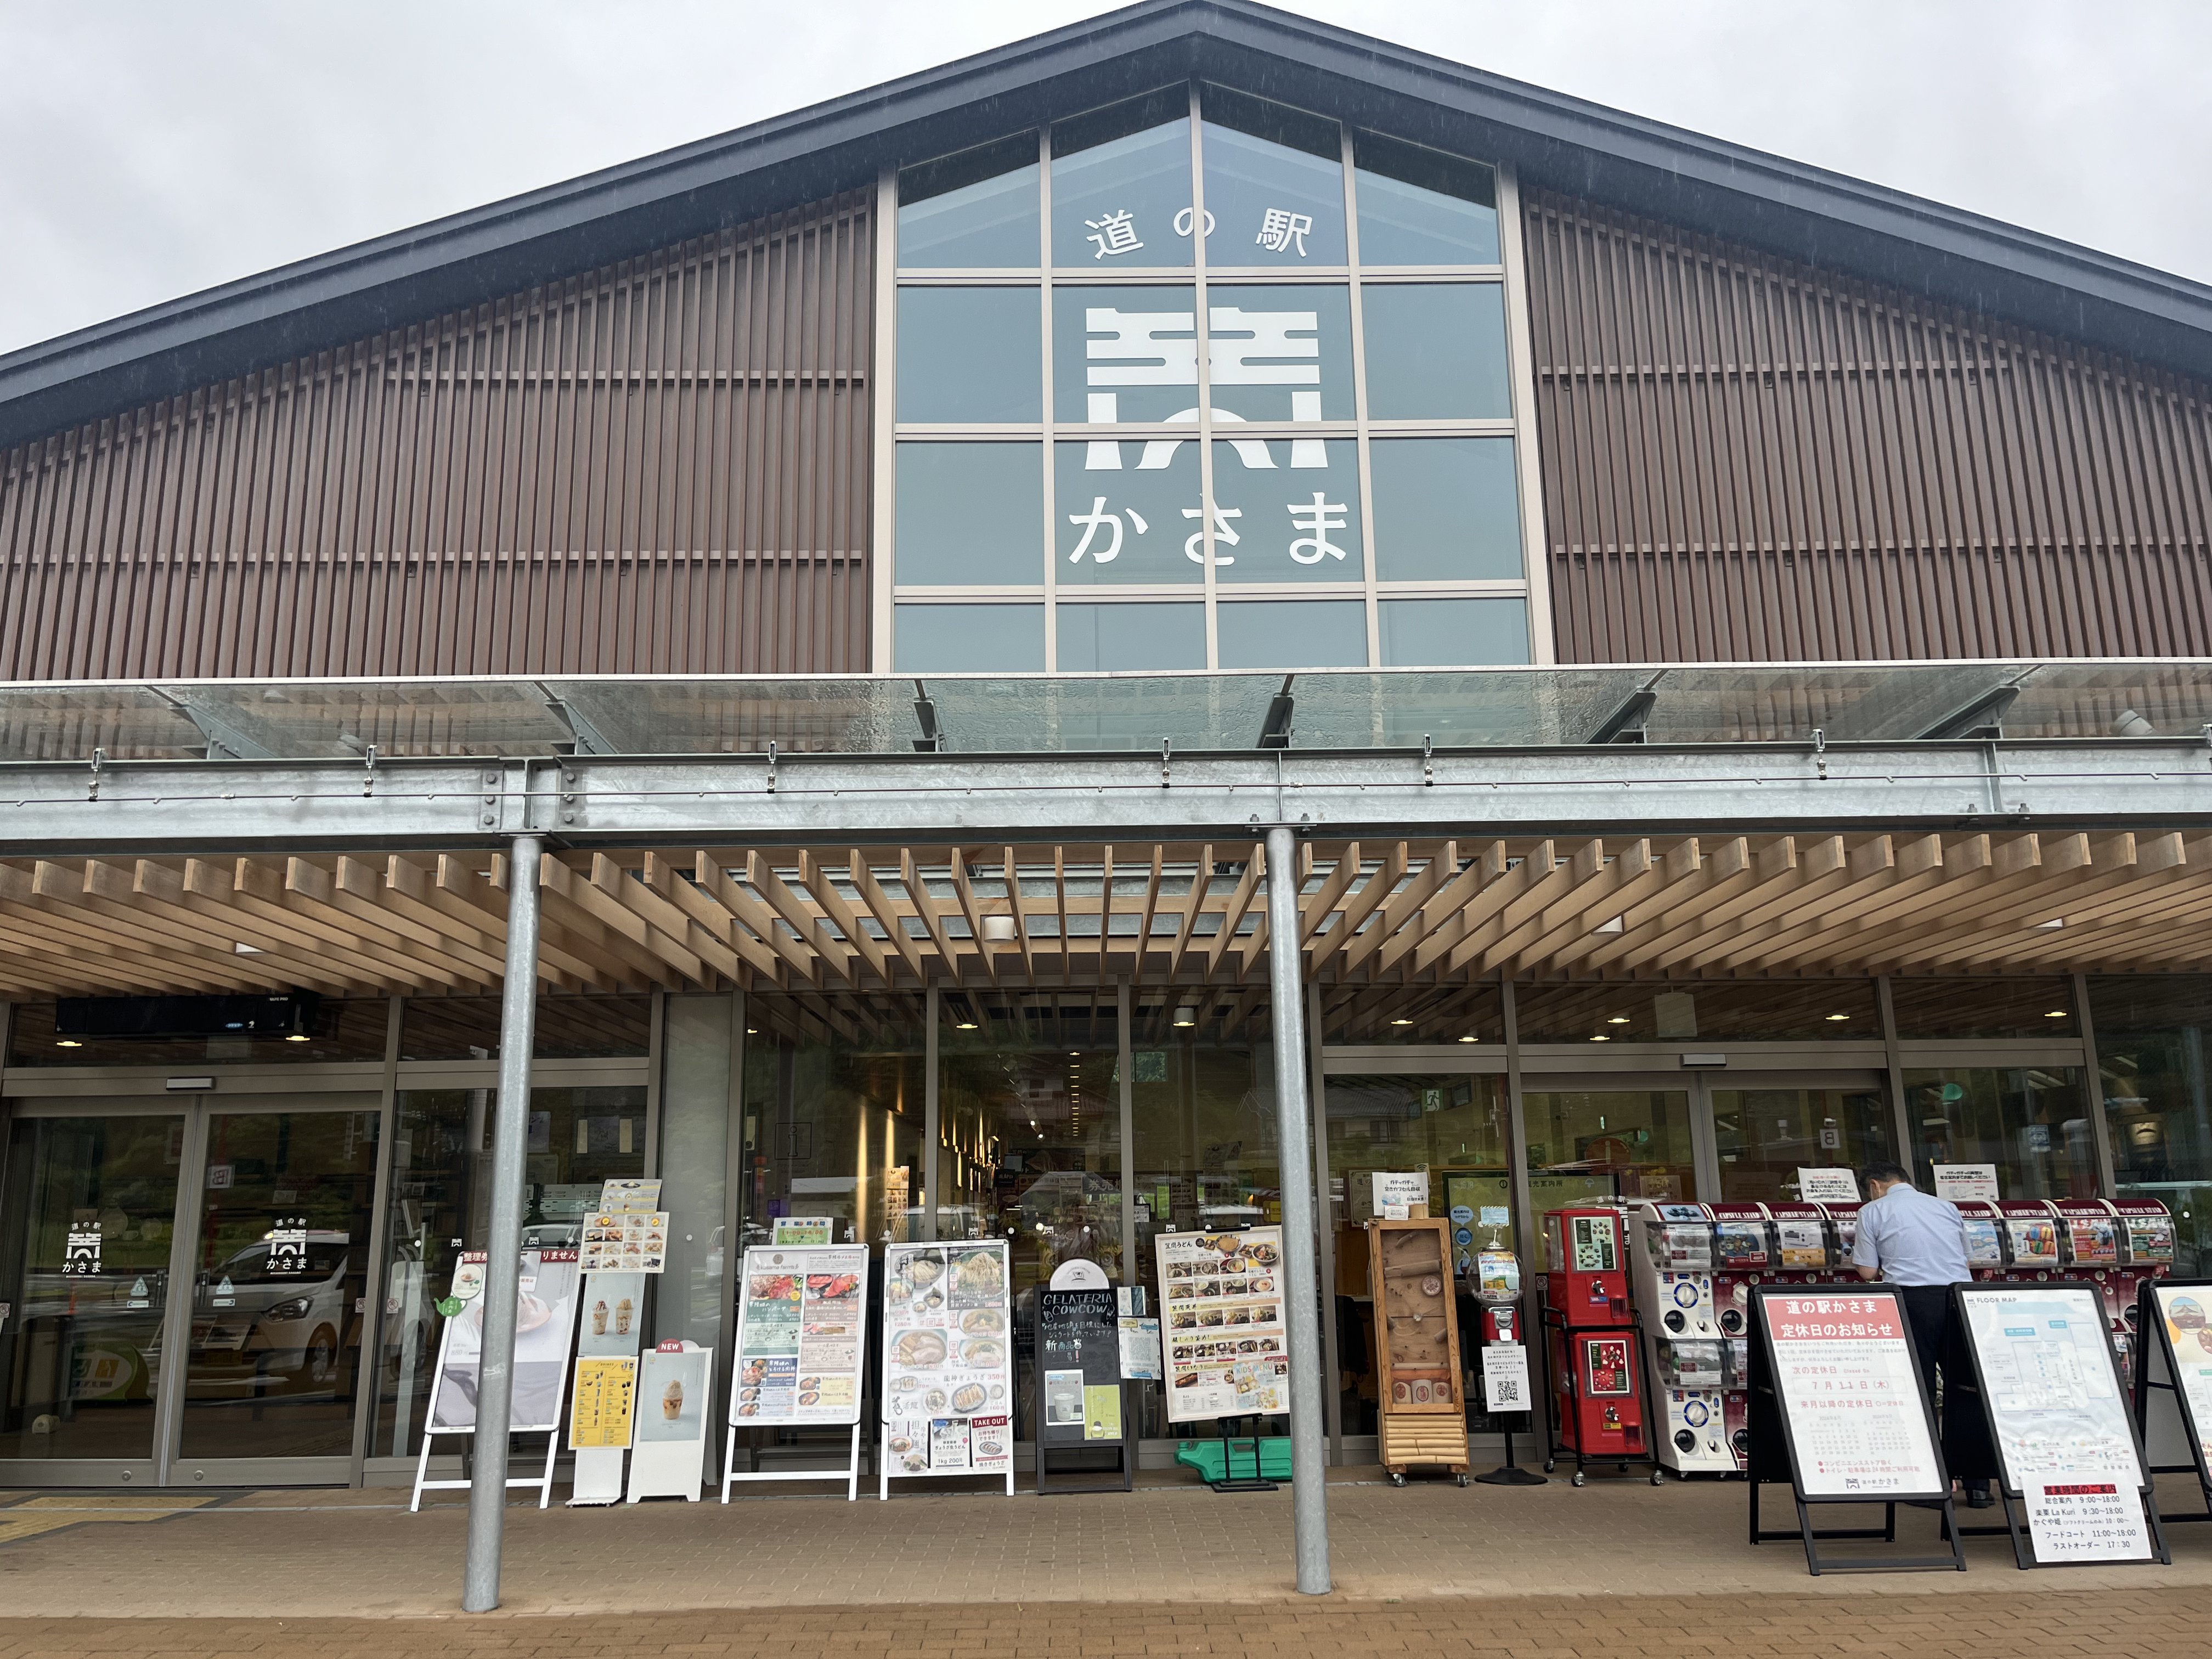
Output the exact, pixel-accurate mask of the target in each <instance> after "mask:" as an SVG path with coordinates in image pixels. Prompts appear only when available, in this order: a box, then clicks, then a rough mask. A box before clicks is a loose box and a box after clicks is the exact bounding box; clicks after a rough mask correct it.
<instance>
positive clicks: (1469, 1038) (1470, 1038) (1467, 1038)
mask: <svg viewBox="0 0 2212 1659" xmlns="http://www.w3.org/2000/svg"><path fill="white" fill-rule="evenodd" d="M1460 1041H1461V1042H1481V1041H1482V1039H1481V1038H1480V1037H1479V1036H1463V1037H1462V1038H1461V1039H1460Z"/></svg>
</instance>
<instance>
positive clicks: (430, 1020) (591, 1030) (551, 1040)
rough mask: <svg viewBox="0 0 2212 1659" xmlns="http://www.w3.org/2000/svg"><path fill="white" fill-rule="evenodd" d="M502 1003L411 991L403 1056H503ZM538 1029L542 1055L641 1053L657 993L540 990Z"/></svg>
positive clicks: (403, 1018) (649, 1038) (648, 1043)
mask: <svg viewBox="0 0 2212 1659" xmlns="http://www.w3.org/2000/svg"><path fill="white" fill-rule="evenodd" d="M499 1007H500V1004H499V999H498V998H497V997H410V998H409V999H408V1000H407V1006H406V1007H405V1008H404V1010H402V1011H401V1013H400V1019H399V1058H400V1059H402V1060H496V1059H498V1058H499ZM534 1030H535V1035H536V1039H537V1040H536V1043H535V1045H534V1046H535V1047H536V1049H537V1058H538V1059H539V1060H621V1059H629V1058H633V1057H635V1058H637V1059H642V1058H644V1056H645V1055H646V1054H647V1052H648V1051H649V1050H650V1048H652V1044H653V999H652V998H651V997H643V996H613V997H598V996H573V997H552V996H541V997H539V998H538V1014H537V1018H536V1021H535V1024H534ZM377 1052H378V1054H380V1055H381V1054H382V1053H383V1050H382V1049H381V1048H380V1049H379V1050H378V1051H377Z"/></svg>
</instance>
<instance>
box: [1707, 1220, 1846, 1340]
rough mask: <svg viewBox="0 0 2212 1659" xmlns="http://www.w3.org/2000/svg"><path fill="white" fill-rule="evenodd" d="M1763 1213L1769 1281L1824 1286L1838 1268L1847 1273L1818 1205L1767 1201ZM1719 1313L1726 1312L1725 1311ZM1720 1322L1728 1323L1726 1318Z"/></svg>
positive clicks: (1735, 1329) (1735, 1331) (1737, 1330)
mask: <svg viewBox="0 0 2212 1659" xmlns="http://www.w3.org/2000/svg"><path fill="white" fill-rule="evenodd" d="M1766 1215H1767V1219H1768V1221H1769V1222H1770V1223H1771V1225H1772V1228H1773V1233H1774V1267H1773V1268H1772V1270H1771V1272H1770V1273H1768V1274H1767V1278H1768V1279H1770V1280H1771V1281H1772V1282H1774V1283H1776V1284H1780V1285H1791V1286H1793V1287H1794V1286H1798V1285H1826V1284H1827V1283H1829V1282H1830V1281H1832V1279H1835V1278H1836V1276H1837V1272H1838V1268H1840V1269H1842V1271H1843V1272H1844V1273H1850V1263H1848V1262H1846V1261H1842V1260H1841V1259H1840V1258H1839V1257H1838V1255H1837V1254H1836V1236H1835V1233H1834V1231H1833V1230H1832V1229H1831V1227H1830V1226H1829V1225H1828V1218H1827V1214H1826V1212H1825V1211H1823V1210H1822V1209H1821V1207H1820V1206H1819V1205H1817V1204H1770V1205H1768V1206H1766ZM1739 1311H1740V1312H1741V1311H1742V1310H1739ZM1722 1312H1723V1315H1725V1314H1726V1312H1727V1310H1726V1309H1723V1310H1722ZM1746 1316H1747V1317H1748V1315H1746ZM1726 1323H1727V1322H1726V1320H1725V1319H1723V1324H1724V1325H1725V1324H1726ZM1743 1330H1744V1328H1743V1326H1741V1325H1735V1326H1731V1327H1729V1333H1730V1334H1732V1335H1741V1334H1743Z"/></svg>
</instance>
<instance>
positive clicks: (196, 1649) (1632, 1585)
mask: <svg viewBox="0 0 2212 1659" xmlns="http://www.w3.org/2000/svg"><path fill="white" fill-rule="evenodd" d="M2192 1487H2193V1483H2174V1486H2173V1490H2172V1492H2171V1493H2170V1494H2169V1503H2168V1508H2169V1510H2170V1511H2172V1512H2177V1513H2178V1512H2180V1511H2181V1510H2184V1509H2185V1508H2187V1507H2188V1506H2189V1492H2190V1491H2191V1488H2192ZM1775 1496H1776V1497H1778V1498H1786V1493H1777V1494H1775ZM1289 1498H1290V1493H1289V1492H1288V1491H1287V1490H1285V1491H1281V1492H1274V1493H1269V1494H1254V1495H1237V1496H1225V1495H1217V1494H1215V1493H1212V1492H1207V1491H1206V1490H1205V1489H1204V1488H1202V1487H1199V1486H1192V1485H1188V1484H1184V1483H1182V1482H1181V1481H1179V1480H1170V1483H1169V1484H1148V1485H1147V1486H1145V1487H1142V1488H1140V1489H1139V1491H1138V1492H1133V1493H1122V1492H1111V1493H1099V1494H1095V1495H1090V1494H1086V1495H1081V1496H1070V1497H1065V1498H1062V1497H1054V1498H1047V1499H1039V1498H1036V1496H1034V1495H1033V1494H1031V1493H1029V1492H1023V1493H1021V1494H1020V1495H1018V1496H1017V1497H1015V1498H1012V1499H1008V1498H1004V1497H995V1496H982V1495H975V1494H969V1493H960V1492H941V1491H940V1492H921V1493H916V1494H914V1495H908V1496H902V1497H898V1498H894V1499H893V1500H892V1501H891V1502H890V1504H881V1503H878V1502H877V1501H876V1500H875V1499H874V1498H872V1497H870V1498H862V1499H861V1500H860V1502H859V1503H856V1504H848V1503H845V1502H844V1501H842V1499H838V1498H791V1497H780V1498H754V1499H750V1500H742V1501H740V1502H738V1503H735V1504H731V1505H729V1506H728V1507H726V1508H725V1507H724V1506H722V1505H721V1504H716V1503H714V1502H712V1501H711V1500H709V1501H706V1502H702V1503H699V1504H682V1503H669V1502H661V1503H653V1504H641V1505H636V1506H628V1505H623V1506H617V1507H614V1508H609V1509H592V1510H566V1509H562V1508H559V1507H556V1508H554V1509H551V1510H545V1511H543V1512H541V1511H539V1510H535V1509H532V1508H528V1507H525V1506H522V1505H520V1504H518V1505H517V1506H515V1507H513V1508H511V1509H510V1510H509V1511H508V1516H507V1554H506V1573H505V1577H504V1592H505V1602H504V1605H503V1607H502V1608H501V1612H500V1613H497V1614H495V1615H493V1616H491V1617H489V1618H484V1619H467V1618H463V1617H461V1616H459V1614H458V1613H457V1611H456V1606H457V1601H458V1595H459V1580H460V1562H461V1553H462V1545H463V1539H464V1534H465V1498H463V1496H462V1495H461V1494H458V1493H455V1494H451V1495H449V1496H447V1498H446V1499H445V1501H443V1502H441V1503H440V1504H437V1505H436V1506H435V1508H426V1510H424V1512H423V1513H422V1514H420V1515H410V1514H408V1513H407V1511H406V1507H405V1494H404V1493H403V1492H389V1491H368V1492H241V1493H219V1494H217V1493H203V1492H191V1493H184V1494H179V1495H178V1496H176V1497H174V1498H166V1497H164V1496H163V1495H161V1494H155V1493H127V1494H97V1495H83V1496H80V1495H75V1494H69V1493H39V1494H31V1493H0V1609H5V1612H6V1614H7V1617H6V1618H4V1619H0V1659H49V1656H51V1659H60V1656H64V1655H86V1656H94V1655H109V1654H116V1655H121V1654H130V1655H133V1656H143V1659H152V1656H167V1655H175V1656H179V1659H185V1656H198V1655H216V1654H223V1655H229V1654H261V1653H268V1654H270V1655H272V1656H275V1655H279V1654H282V1655H284V1656H287V1659H300V1656H301V1655H303V1654H307V1655H317V1654H331V1653H339V1654H347V1655H352V1654H362V1655H370V1656H380V1655H385V1654H392V1655H399V1654H410V1655H412V1654H419V1653H425V1652H437V1653H441V1654H452V1655H457V1656H474V1655H477V1654H483V1655H487V1656H515V1659H522V1656H530V1655H535V1654H538V1653H540V1652H543V1653H545V1654H547V1655H549V1656H550V1655H552V1654H555V1653H556V1652H557V1653H558V1654H560V1655H562V1656H563V1659H593V1656H597V1655H599V1654H601V1653H606V1654H609V1655H613V1654H621V1655H623V1656H629V1659H635V1656H640V1655H649V1654H659V1653H671V1654H699V1655H732V1656H740V1655H744V1656H750V1655H755V1654H759V1655H764V1656H765V1655H777V1656H793V1659H804V1656H806V1655H811V1654H816V1653H819V1654H823V1655H828V1654H831V1653H836V1654H840V1655H847V1654H849V1655H853V1656H857V1659H873V1656H878V1655H880V1656H883V1659H954V1656H958V1659H970V1656H974V1655H975V1654H978V1653H993V1652H1003V1653H1006V1654H1009V1655H1012V1654H1021V1655H1028V1654H1030V1653H1041V1652H1050V1653H1053V1654H1054V1655H1060V1654H1066V1655H1069V1656H1077V1659H1085V1656H1091V1655H1098V1656H1118V1655H1137V1654H1154V1653H1158V1654H1173V1653H1200V1652H1202V1653H1209V1654H1218V1655H1224V1656H1239V1655H1247V1654H1249V1655H1251V1656H1254V1659H1303V1656H1306V1655H1309V1654H1311V1655H1316V1656H1322V1655H1327V1656H1330V1659H1345V1656H1352V1655H1364V1654H1367V1653H1395V1652H1400V1651H1407V1650H1416V1649H1418V1650H1422V1651H1425V1652H1433V1653H1437V1654H1446V1655H1457V1654H1469V1655H1508V1656H1516V1659H1520V1656H1527V1659H1545V1656H1568V1655H1573V1656H1578V1659H1579V1656H1589V1659H1596V1656H1600V1655H1603V1656H1608V1659H1641V1656H1645V1655H1651V1656H1662V1655H1663V1656H1675V1655H1683V1656H1688V1655H1707V1654H1719V1653H1727V1654H1732V1655H1738V1654H1740V1655H1762V1656H1764V1655H1771V1656H1775V1659H1789V1656H1796V1655H1800V1654H1802V1655H1806V1656H1811V1655H1814V1654H1833V1653H1837V1652H1842V1653H1845V1654H1852V1653H1857V1652H1859V1651H1862V1650H1864V1651H1869V1652H1873V1651H1880V1652H1884V1653H1910V1654H1917V1655H1949V1654H1967V1653H1975V1654H1983V1653H1989V1654H1995V1653H2000V1652H2015V1651H2033V1653H2034V1654H2035V1655H2036V1659H2055V1656H2062V1655H2074V1654H2077V1653H2082V1652H2086V1651H2087V1650H2090V1649H2092V1648H2094V1649H2095V1650H2097V1651H2099V1652H2100V1654H2104V1655H2107V1656H2109V1655H2111V1654H2112V1653H2114V1652H2180V1651H2184V1650H2201V1649H2202V1648H2203V1645H2204V1643H2205V1639H2206V1637H2207V1635H2208V1633H2212V1617H2208V1613H2207V1610H2208V1609H2212V1526H2197V1527H2188V1526H2181V1527H2177V1528H2173V1529H2172V1534H2171V1536H2172V1541H2173V1547H2174V1555H2175V1559H2174V1563H2173V1565H2172V1566H2142V1567H2134V1566H2130V1567H2117V1566H2115V1567H2097V1568H2084V1569H2071V1570H2068V1571H2063V1572H2057V1571H2052V1572H2037V1573H2026V1574H2024V1573H2021V1572H2018V1571H2015V1568H2014V1566H2013V1565H2012V1559H2011V1554H2010V1551H2009V1549H2008V1547H2007V1546H2006V1545H2005V1543H2004V1542H2003V1541H2002V1540H2001V1539H1976V1540H1972V1541H1969V1543H1968V1547H1967V1553H1968V1559H1969V1561H1970V1563H1971V1571H1968V1572H1966V1573H1963V1574H1961V1573H1955V1572H1935V1573H1917V1574H1899V1575H1885V1576H1883V1577H1880V1578H1868V1577H1849V1576H1844V1577H1823V1578H1818V1579H1815V1578H1812V1577H1808V1575H1807V1573H1806V1571H1805V1567H1804V1558H1803V1555H1802V1551H1800V1550H1799V1549H1798V1548H1797V1547H1796V1546H1795V1545H1794V1544H1771V1545H1765V1546H1762V1547H1759V1548H1756V1549H1754V1548H1752V1547H1750V1546H1748V1545H1747V1543H1746V1542H1745V1541H1744V1537H1743V1524H1744V1489H1743V1487H1742V1486H1739V1485H1736V1484H1735V1483H1733V1482H1730V1483H1726V1484H1722V1483H1696V1484H1680V1483H1672V1482H1670V1483H1669V1484H1668V1486H1665V1487H1663V1488H1656V1489H1655V1488H1653V1487H1651V1486H1647V1485H1645V1484H1644V1482H1643V1481H1641V1480H1632V1481H1626V1482H1610V1481H1601V1480H1594V1481H1593V1483H1592V1484H1591V1485H1590V1486H1589V1487H1587V1488H1584V1489H1583V1490H1580V1491H1577V1490H1576V1489H1574V1488H1572V1487H1571V1486H1568V1485H1567V1484H1566V1483H1565V1481H1564V1480H1559V1481H1555V1482H1553V1484H1552V1485H1550V1486H1540V1487H1532V1488H1525V1489H1522V1488H1510V1487H1508V1488H1494V1487H1474V1488H1472V1489H1462V1488H1458V1487H1455V1486H1449V1485H1443V1484H1428V1485H1416V1486H1411V1487H1408V1488H1407V1489H1405V1490H1402V1491H1401V1490H1397V1489H1394V1488H1392V1487H1390V1486H1387V1485H1383V1484H1381V1483H1379V1482H1373V1481H1370V1482H1361V1481H1358V1480H1352V1481H1346V1482H1341V1483H1339V1482H1333V1483H1332V1485H1331V1488H1330V1504H1329V1509H1330V1522H1331V1541H1332V1561H1333V1566H1334V1572H1335V1576H1336V1583H1337V1587H1338V1588H1337V1591H1336V1593H1335V1594H1334V1595H1332V1596H1329V1597H1328V1598H1325V1599H1319V1600H1316V1599H1311V1598H1305V1597H1300V1596H1297V1595H1294V1594H1293V1593H1292V1585H1291V1562H1290V1525H1291V1516H1290V1504H1289ZM1973 1518H1975V1519H1980V1518H1983V1517H1973ZM1783 1520H1784V1510H1783V1509H1782V1508H1781V1507H1780V1505H1777V1506H1776V1508H1775V1509H1774V1510H1773V1511H1772V1514H1771V1524H1776V1525H1779V1524H1780V1523H1781V1522H1783ZM1934 1532H1935V1523H1934V1519H1933V1517H1932V1516H1927V1515H1925V1514H1924V1513H1921V1512H1913V1513H1911V1514H1910V1515H1909V1516H1906V1518H1905V1537H1906V1540H1907V1541H1908V1542H1909V1543H1911V1544H1912V1545H1915V1546H1917V1547H1920V1548H1928V1547H1932V1545H1933V1543H1934ZM1849 1548H1850V1546H1838V1551H1839V1553H1841V1552H1844V1551H1847V1550H1848V1549H1849Z"/></svg>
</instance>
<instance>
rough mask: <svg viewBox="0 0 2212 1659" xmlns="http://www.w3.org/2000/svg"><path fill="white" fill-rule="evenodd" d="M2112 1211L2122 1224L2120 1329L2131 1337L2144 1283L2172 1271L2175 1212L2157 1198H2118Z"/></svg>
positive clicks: (2118, 1285) (2118, 1276) (2117, 1286)
mask: <svg viewBox="0 0 2212 1659" xmlns="http://www.w3.org/2000/svg"><path fill="white" fill-rule="evenodd" d="M2112 1214H2113V1215H2114V1217H2116V1218H2118V1222H2119V1237H2120V1265H2119V1268H2118V1271H2117V1272H2116V1273H2114V1275H2113V1278H2114V1279H2115V1280H2116V1281H2117V1282H2116V1284H2115V1285H2114V1289H2115V1291H2117V1293H2118V1296H2119V1298H2120V1327H2119V1328H2121V1329H2124V1330H2125V1331H2126V1332H2128V1333H2129V1334H2130V1335H2132V1334H2134V1332H2135V1328H2136V1297H2137V1294H2138V1292H2139V1291H2140V1290H2141V1288H2142V1282H2143V1280H2145V1279H2164V1278H2165V1277H2166V1275H2168V1274H2169V1273H2172V1271H2173V1213H2172V1211H2170V1210H2168V1209H2167V1208H2166V1206H2165V1205H2163V1204H2161V1203H2160V1202H2159V1201H2158V1200H2156V1199H2154V1198H2116V1199H2114V1200H2112Z"/></svg>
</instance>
